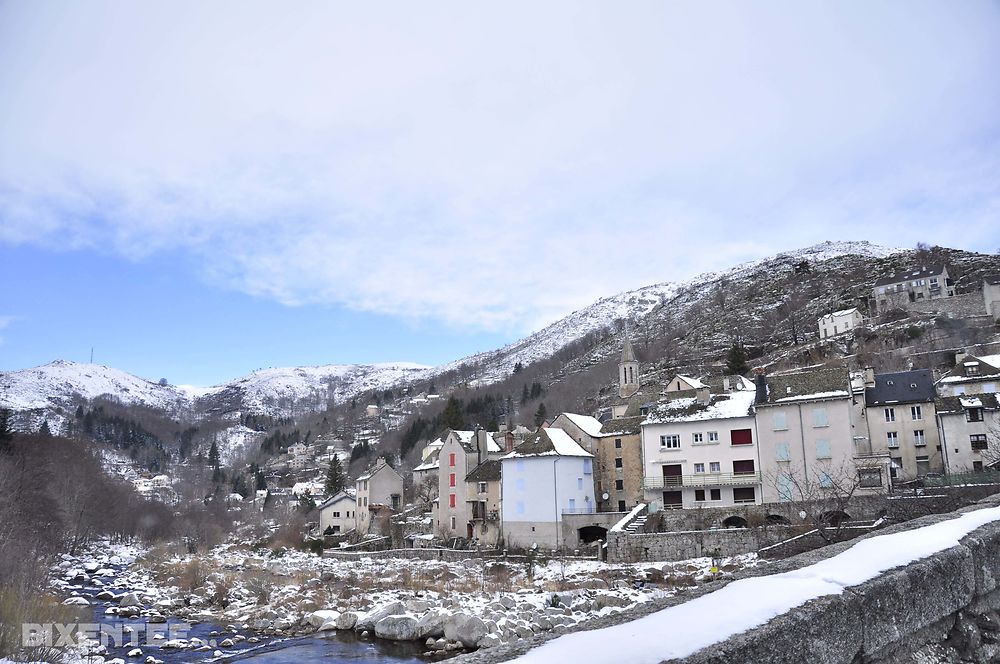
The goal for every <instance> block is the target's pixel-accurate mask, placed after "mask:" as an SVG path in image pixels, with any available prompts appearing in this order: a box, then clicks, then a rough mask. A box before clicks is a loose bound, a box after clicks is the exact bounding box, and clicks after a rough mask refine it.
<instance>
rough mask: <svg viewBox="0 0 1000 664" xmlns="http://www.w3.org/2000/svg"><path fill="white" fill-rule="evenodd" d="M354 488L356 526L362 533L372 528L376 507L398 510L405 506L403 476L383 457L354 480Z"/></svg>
mask: <svg viewBox="0 0 1000 664" xmlns="http://www.w3.org/2000/svg"><path fill="white" fill-rule="evenodd" d="M354 489H355V492H354V495H355V500H356V503H357V509H355V510H354V514H355V520H354V521H355V527H356V528H357V530H358V532H360V533H362V534H366V533H368V532H369V530H370V529H371V525H372V513H373V512H374V511H376V509H375V508H384V509H387V510H392V511H397V510H399V509H400V508H401V507H402V506H403V476H402V475H400V474H399V473H398V472H396V469H395V468H393V467H392V466H390V465H389V464H388V463H386V461H385V459H383V458H381V457H379V458H378V459H377V460H376V461H375V464H374V465H373V466H372V467H371V468H369V469H368V470H367V471H366V472H365V473H364V474H363V475H361V476H360V477H358V479H357V480H355V481H354Z"/></svg>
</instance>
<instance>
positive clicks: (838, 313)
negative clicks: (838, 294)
mask: <svg viewBox="0 0 1000 664" xmlns="http://www.w3.org/2000/svg"><path fill="white" fill-rule="evenodd" d="M855 313H856V314H858V315H859V316H860V315H861V311H859V310H858V308H857V307H851V308H850V309H841V310H840V311H834V312H833V313H829V314H826V315H824V316H820V318H836V317H838V316H849V315H851V314H855Z"/></svg>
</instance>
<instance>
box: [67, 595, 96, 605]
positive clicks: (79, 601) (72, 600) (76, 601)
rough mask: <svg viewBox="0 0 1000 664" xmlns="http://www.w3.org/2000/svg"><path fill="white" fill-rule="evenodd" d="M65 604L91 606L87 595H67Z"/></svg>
mask: <svg viewBox="0 0 1000 664" xmlns="http://www.w3.org/2000/svg"><path fill="white" fill-rule="evenodd" d="M63 605H64V606H89V605H90V602H89V601H88V600H87V598H86V597H67V598H66V599H64V600H63Z"/></svg>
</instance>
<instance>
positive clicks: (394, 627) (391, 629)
mask: <svg viewBox="0 0 1000 664" xmlns="http://www.w3.org/2000/svg"><path fill="white" fill-rule="evenodd" d="M375 636H377V637H379V638H381V639H389V640H391V641H413V640H415V639H418V638H420V635H419V632H418V631H417V619H416V618H415V617H413V616H411V615H402V616H387V617H385V618H382V619H381V620H379V621H378V622H377V623H375Z"/></svg>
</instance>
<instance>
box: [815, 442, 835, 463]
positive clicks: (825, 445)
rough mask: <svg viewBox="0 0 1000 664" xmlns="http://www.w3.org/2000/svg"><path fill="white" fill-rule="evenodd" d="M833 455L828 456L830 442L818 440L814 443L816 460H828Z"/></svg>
mask: <svg viewBox="0 0 1000 664" xmlns="http://www.w3.org/2000/svg"><path fill="white" fill-rule="evenodd" d="M832 457H833V455H832V454H830V441H828V440H823V439H819V440H817V441H816V458H817V459H830V458H832Z"/></svg>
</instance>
